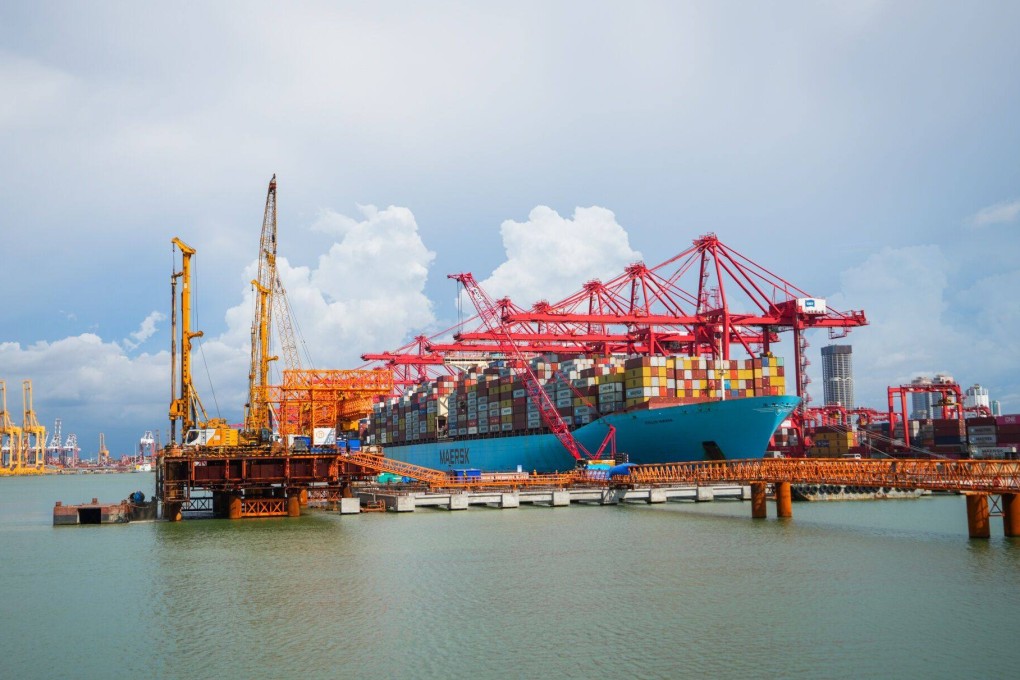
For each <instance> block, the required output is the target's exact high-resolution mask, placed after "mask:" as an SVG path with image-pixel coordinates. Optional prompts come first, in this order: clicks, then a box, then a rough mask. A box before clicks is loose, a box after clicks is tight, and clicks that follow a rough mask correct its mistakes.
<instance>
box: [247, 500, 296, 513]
mask: <svg viewBox="0 0 1020 680" xmlns="http://www.w3.org/2000/svg"><path fill="white" fill-rule="evenodd" d="M286 514H287V499H286V498H245V499H242V500H241V516H242V517H282V516H284V515H286Z"/></svg>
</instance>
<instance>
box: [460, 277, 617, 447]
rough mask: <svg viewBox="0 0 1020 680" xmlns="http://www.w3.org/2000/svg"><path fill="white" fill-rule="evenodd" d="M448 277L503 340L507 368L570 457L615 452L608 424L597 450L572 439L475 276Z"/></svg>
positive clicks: (614, 438) (614, 432)
mask: <svg viewBox="0 0 1020 680" xmlns="http://www.w3.org/2000/svg"><path fill="white" fill-rule="evenodd" d="M448 278H451V279H454V280H456V281H458V282H460V284H461V285H463V286H464V290H465V291H466V292H467V294H468V295H469V296H470V298H471V301H472V303H473V304H474V305H475V308H476V309H477V310H478V315H479V317H480V318H481V319H482V322H483V323H484V324H485V326H486V327H487V328H488V329H489V330H490V331H491V332H492V333H493V334H494V335H497V336H502V340H504V342H503V343H502V344H501V346H502V347H503V348H504V349H505V350H509V355H510V357H509V360H510V365H511V367H512V368H513V369H514V370H515V371H517V373H518V374H519V375H520V376H521V378H522V380H523V382H524V387H525V389H526V390H527V392H528V398H530V399H531V403H533V404H535V406H536V407H538V411H539V414H540V415H541V417H542V422H544V423H545V425H546V427H548V428H549V429H550V430H551V431H552V433H553V434H554V435H556V438H557V439H558V440H559V441H560V443H561V444H562V445H563V448H565V449H566V450H567V451H568V452H569V453H570V455H571V456H573V458H574V460H593V459H597V458H601V456H602V454H603V452H604V451H605V450H606V446H607V445H609V446H611V448H612V450H613V452H614V453H615V449H616V445H615V441H616V428H614V427H613V426H611V425H610V426H609V432H608V433H606V437H605V439H603V440H602V444H601V446H599V448H598V451H596V452H594V453H593V452H591V451H588V450H587V449H586V448H585V447H584V445H583V444H581V442H579V441H577V440H576V439H574V435H573V434H571V432H570V428H569V427H568V426H567V424H566V423H565V422H564V421H563V418H562V417H561V416H560V413H559V411H558V410H556V405H555V404H553V402H552V399H551V398H550V397H549V394H548V393H547V392H546V391H545V390H544V389H542V384H541V383H540V382H539V380H538V377H537V376H536V375H535V373H534V371H532V370H531V366H530V365H529V364H528V360H527V359H526V358H525V357H524V355H523V354H522V353H521V351H520V350H519V349H518V348H517V345H516V343H515V341H514V336H513V333H512V332H511V331H510V330H509V329H508V328H506V327H505V326H504V325H503V323H502V322H501V320H500V314H499V307H498V306H497V305H496V304H495V303H494V302H493V301H492V299H491V298H490V297H489V296H488V295H487V294H486V293H485V291H484V290H482V288H481V286H479V285H478V282H477V281H475V277H474V276H472V275H471V273H470V272H466V273H463V274H450V275H449V277H448Z"/></svg>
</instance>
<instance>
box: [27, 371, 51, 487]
mask: <svg viewBox="0 0 1020 680" xmlns="http://www.w3.org/2000/svg"><path fill="white" fill-rule="evenodd" d="M22 403H23V404H24V407H25V414H24V420H23V422H22V424H21V453H22V459H23V461H24V464H25V465H31V466H32V467H42V466H43V462H44V461H45V458H46V454H45V450H46V427H45V426H44V425H43V424H42V423H40V422H39V419H38V418H36V416H35V409H34V408H33V406H32V381H31V380H25V381H23V382H22Z"/></svg>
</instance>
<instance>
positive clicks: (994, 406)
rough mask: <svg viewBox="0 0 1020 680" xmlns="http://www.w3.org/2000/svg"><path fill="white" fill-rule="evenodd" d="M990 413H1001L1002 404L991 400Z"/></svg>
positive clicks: (997, 414)
mask: <svg viewBox="0 0 1020 680" xmlns="http://www.w3.org/2000/svg"><path fill="white" fill-rule="evenodd" d="M992 415H993V416H996V417H998V416H1001V415H1002V404H1000V403H999V402H998V401H993V402H992Z"/></svg>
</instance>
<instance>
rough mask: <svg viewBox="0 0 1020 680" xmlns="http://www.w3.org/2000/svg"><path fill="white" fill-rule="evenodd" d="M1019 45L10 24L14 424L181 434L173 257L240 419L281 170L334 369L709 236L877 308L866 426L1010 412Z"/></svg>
mask: <svg viewBox="0 0 1020 680" xmlns="http://www.w3.org/2000/svg"><path fill="white" fill-rule="evenodd" d="M1018 28H1020V5H1017V4H1015V3H995V2H977V3H968V4H961V3H951V2H895V3H885V2H878V1H865V2H852V1H851V2H846V1H844V2H813V3H798V2H784V3H739V2H733V3H729V2H704V3H677V2H668V3H642V2H636V3H627V4H626V5H623V4H619V3H601V2H585V3H569V2H564V3H528V2H522V3H513V4H512V5H504V6H501V7H483V6H479V5H477V4H476V3H443V2H439V3H427V4H426V3H399V2H398V3H388V4H386V5H385V6H380V4H379V3H343V4H338V3H311V2H301V3H259V2H255V3H227V2H223V3H183V4H178V5H173V6H170V5H166V4H156V3H104V2H97V3H87V4H84V3H80V4H70V3H68V4H58V3H29V2H8V3H4V4H3V6H2V7H0V89H2V91H3V92H4V93H5V94H4V97H3V100H2V101H0V151H2V158H3V161H2V162H0V198H2V200H0V235H2V240H0V243H2V246H0V251H2V253H3V281H4V284H3V288H2V290H3V298H2V299H3V306H2V310H3V315H2V318H3V322H2V323H0V378H4V379H6V380H7V383H8V401H9V403H8V407H9V408H10V409H11V410H12V411H15V412H16V413H17V412H18V411H20V402H21V400H20V385H21V381H22V380H23V379H25V378H31V379H32V380H33V381H34V390H35V408H36V411H37V412H38V414H39V417H40V419H41V420H42V421H43V422H44V424H45V425H47V426H48V427H50V426H52V423H53V420H54V419H55V418H61V420H62V421H63V431H64V433H65V434H66V433H68V432H75V433H76V434H77V435H78V439H79V442H80V443H81V444H82V447H83V453H84V455H94V451H95V449H96V448H97V447H98V433H99V432H104V433H105V434H106V438H107V444H108V446H109V448H110V449H111V451H113V453H114V454H115V455H118V454H120V453H128V452H130V451H133V450H134V448H135V447H136V445H137V440H138V438H139V437H140V436H141V435H142V433H143V432H144V431H145V430H153V429H160V430H163V431H164V433H165V431H166V428H167V417H166V410H167V403H168V400H169V385H168V373H169V368H168V366H167V362H168V359H167V356H168V355H167V350H168V344H169V330H168V327H167V320H166V316H167V312H168V303H169V286H168V282H169V275H170V271H171V251H170V239H171V238H172V237H173V236H180V237H181V238H182V239H183V240H184V241H186V242H188V243H190V244H191V245H192V246H194V247H195V248H196V249H197V250H198V255H197V258H196V264H197V269H198V283H197V286H198V314H199V324H200V326H201V328H202V329H203V330H204V332H205V340H204V342H203V345H202V354H201V355H200V356H198V357H197V364H198V365H199V374H198V376H197V378H196V381H197V383H198V387H199V390H200V392H201V393H202V395H203V400H204V401H205V403H206V406H207V408H210V410H214V411H216V410H218V411H219V412H220V413H221V414H222V415H223V416H224V417H227V418H229V419H236V418H237V417H238V416H239V413H240V409H241V405H242V404H243V401H244V397H243V392H244V386H245V381H246V376H247V365H246V361H247V352H248V347H247V342H248V339H247V336H248V324H249V323H250V306H249V302H248V301H249V299H250V298H249V297H248V296H249V285H248V282H249V281H250V280H251V278H252V265H253V262H254V260H255V255H256V251H257V243H258V234H259V229H260V227H261V217H262V208H263V204H264V200H265V191H266V185H267V183H268V181H269V178H270V177H271V176H272V175H273V174H274V173H276V174H277V175H278V178H279V205H280V226H279V229H280V254H281V256H282V257H283V258H284V259H285V262H284V263H283V265H282V270H283V273H284V277H285V283H286V284H287V286H288V289H289V290H290V292H291V298H292V303H293V306H294V311H295V315H296V316H297V317H298V318H297V322H298V325H299V327H300V328H301V331H302V334H303V335H304V337H305V339H306V342H307V343H308V350H309V353H310V354H311V356H312V358H313V360H314V361H315V363H316V364H317V365H318V367H321V368H341V367H350V366H355V365H358V364H359V363H360V362H359V360H358V359H357V357H358V356H359V355H360V354H362V353H363V352H367V351H375V350H381V349H387V348H392V347H395V346H397V345H399V344H401V343H402V342H403V341H404V340H405V338H407V337H409V336H410V335H412V334H415V333H417V332H420V331H421V330H429V329H433V330H434V329H439V328H444V327H446V326H447V325H449V324H450V323H451V322H452V321H454V320H455V318H456V309H455V305H454V299H455V289H454V287H453V283H452V282H450V281H448V280H447V279H446V274H447V273H450V272H459V271H472V272H474V273H475V276H476V278H478V279H479V280H481V281H483V282H486V285H487V286H489V287H490V292H491V293H493V294H494V295H503V294H510V295H511V296H512V297H514V298H515V300H517V301H518V302H520V303H522V304H526V303H530V302H533V301H534V299H535V298H537V297H540V296H541V297H547V298H550V299H556V298H558V297H562V296H564V295H566V294H568V293H570V292H572V291H573V290H574V289H576V288H578V287H579V286H580V284H581V283H583V281H585V280H587V279H589V278H592V277H594V276H599V277H603V278H608V277H611V276H612V275H614V274H615V273H617V272H619V271H620V270H621V269H622V267H623V266H625V265H626V264H628V263H629V262H631V261H633V260H635V259H639V258H643V259H644V260H645V261H646V262H648V263H649V264H654V263H658V262H660V261H662V260H664V259H666V258H667V257H669V256H671V255H673V254H675V253H678V252H680V251H682V250H684V249H685V248H687V247H688V246H689V245H690V243H691V241H692V240H693V239H694V238H696V237H697V236H698V235H700V234H703V233H706V232H710V231H711V232H715V233H716V234H718V235H719V237H720V239H721V240H722V241H723V242H724V243H726V244H728V245H729V246H731V247H733V248H735V249H737V250H738V251H740V252H742V253H744V254H745V255H748V256H749V257H751V258H753V259H755V260H756V261H758V262H759V263H761V264H762V265H764V266H766V267H767V268H769V269H770V270H772V271H774V272H776V273H777V274H780V275H782V276H783V277H784V278H786V279H788V280H790V281H791V282H793V283H795V284H797V285H798V286H799V287H801V288H803V289H805V290H808V291H810V292H811V293H812V294H813V295H817V296H819V297H826V298H828V299H829V300H830V303H831V304H833V305H835V306H837V307H838V308H841V309H850V308H852V309H863V310H864V311H865V312H866V313H867V315H868V317H869V319H870V320H871V322H872V325H871V326H869V327H867V328H863V329H860V330H857V331H855V332H854V333H853V334H851V336H850V337H849V338H848V339H847V341H848V342H851V343H852V344H853V345H854V365H855V373H856V378H857V395H858V401H859V402H861V403H865V404H869V405H874V406H882V405H883V404H884V402H885V387H886V386H887V385H890V384H899V383H900V382H903V381H909V379H910V378H911V377H913V376H916V375H918V374H932V373H935V372H948V373H951V374H952V375H954V376H956V377H957V379H958V380H960V381H961V383H964V384H965V385H969V384H972V383H981V384H982V385H984V386H986V387H988V388H989V389H990V390H991V392H992V397H993V398H996V399H999V400H1000V401H1001V402H1002V404H1003V408H1004V409H1005V411H1006V412H1018V411H1020V343H1018V340H1017V338H1018V337H1020V302H1018V300H1020V298H1018V292H1017V291H1020V260H1018V253H1020V247H1018V246H1020V236H1018V234H1020V162H1018V160H1017V159H1018V158H1020V126H1018V125H1017V124H1016V121H1017V120H1020V85H1018V81H1017V79H1016V73H1017V72H1018V71H1020V41H1017V40H1016V35H1017V30H1018ZM529 296H530V299H529ZM809 340H810V342H811V345H812V347H811V348H810V350H809V352H810V353H811V354H809V356H810V357H811V358H812V361H813V364H814V365H813V366H812V377H814V379H815V386H814V388H813V390H812V392H813V393H816V394H815V395H814V396H815V397H816V400H820V398H821V387H820V377H821V376H820V373H819V371H820V361H819V359H818V351H819V350H820V347H821V346H822V345H823V344H825V343H826V342H827V339H826V337H825V336H824V334H821V333H819V334H817V335H816V336H812V337H810V338H809ZM206 365H208V367H209V369H208V372H206V370H205V366H206ZM11 401H13V402H14V403H13V404H12V403H11ZM16 420H20V418H16ZM164 436H165V434H164Z"/></svg>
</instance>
